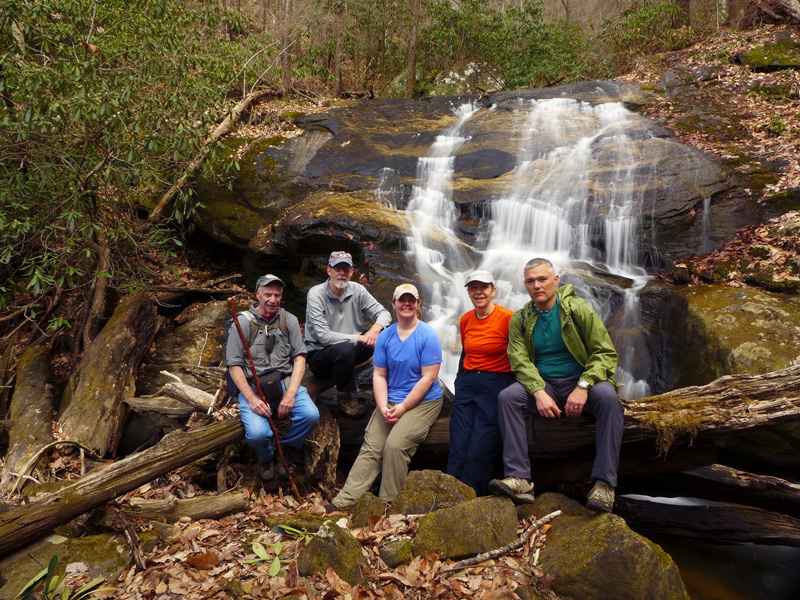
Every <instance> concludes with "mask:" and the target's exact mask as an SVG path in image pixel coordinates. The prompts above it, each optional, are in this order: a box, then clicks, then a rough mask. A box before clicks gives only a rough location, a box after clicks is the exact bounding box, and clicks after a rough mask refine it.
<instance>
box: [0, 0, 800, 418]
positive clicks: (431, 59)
mask: <svg viewBox="0 0 800 600" xmlns="http://www.w3.org/2000/svg"><path fill="white" fill-rule="evenodd" d="M590 11H593V12H590ZM606 15H608V16H606ZM798 16H800V10H798V2H796V1H795V0H751V1H745V0H726V1H722V0H679V1H677V2H664V1H657V0H633V1H627V2H624V1H614V0H606V1H600V0H598V1H593V2H578V1H577V0H548V2H545V3H543V2H539V1H534V0H527V1H522V0H514V1H511V0H492V1H488V2H487V1H486V0H461V1H455V0H452V1H451V0H194V1H192V2H185V1H180V0H134V1H130V0H125V1H123V0H105V1H104V2H100V1H99V0H41V1H37V2H29V1H27V0H0V48H1V49H2V50H0V231H2V232H3V233H2V236H0V352H2V357H3V359H2V362H1V363H0V364H3V365H5V368H4V369H3V370H4V371H5V373H6V375H5V377H10V376H11V375H10V374H11V372H12V369H11V368H10V365H11V364H12V363H13V360H14V355H17V354H18V353H19V352H21V350H22V349H23V348H24V347H26V346H29V345H31V344H36V343H47V344H48V345H49V346H50V347H51V348H52V350H53V351H54V355H58V356H59V357H60V358H58V359H56V361H57V363H58V364H56V365H55V366H56V370H57V371H58V372H60V373H67V372H68V371H69V370H71V369H72V368H74V367H75V365H76V363H77V362H78V361H79V360H80V356H81V353H82V351H83V349H84V348H85V347H86V346H87V345H88V344H89V342H91V340H92V339H93V338H94V337H95V336H96V334H97V332H98V331H99V329H100V327H101V325H102V322H103V319H104V318H107V311H106V307H107V306H108V305H109V298H111V297H120V296H123V295H125V294H127V293H128V292H130V291H132V290H135V289H138V288H141V287H144V286H146V285H152V284H154V283H164V282H169V281H170V278H174V277H176V276H178V275H179V273H178V270H179V267H177V266H176V265H177V264H178V262H179V260H178V259H185V257H186V254H187V252H189V250H188V249H187V247H186V241H187V239H188V238H187V236H189V235H190V234H191V231H192V220H193V216H194V214H195V211H196V209H197V204H196V200H195V197H194V196H193V194H192V186H193V185H194V184H196V183H197V182H199V181H202V180H204V179H207V180H213V181H215V182H217V183H219V182H223V183H224V182H226V181H228V180H229V178H230V177H231V176H232V175H233V174H234V173H235V172H236V171H237V170H238V169H239V164H238V163H237V161H236V157H235V155H233V154H232V153H230V152H228V151H227V150H226V136H225V135H221V133H228V135H229V136H230V135H236V125H231V124H226V123H229V121H232V120H231V119H230V117H232V116H238V115H239V113H240V112H241V110H240V109H241V107H242V106H244V104H243V102H247V101H249V100H253V99H255V98H258V99H265V98H268V99H272V100H274V101H276V102H278V103H280V105H281V106H283V107H285V109H286V110H290V109H291V110H295V109H299V110H321V109H322V108H320V107H324V106H326V103H330V101H331V100H332V99H335V98H339V97H343V96H344V97H361V96H406V97H411V96H413V97H424V96H426V95H428V94H430V93H431V90H432V89H433V86H434V82H435V80H436V78H437V76H440V75H441V74H442V73H445V72H447V70H448V69H450V68H452V67H453V66H454V65H458V64H465V63H474V64H476V65H480V66H481V67H482V68H485V69H488V70H490V71H491V72H492V73H495V74H496V76H495V79H494V81H495V82H496V84H497V85H496V88H495V89H516V88H523V87H543V86H551V85H557V84H563V83H570V82H574V81H580V80H596V79H610V78H614V77H617V76H620V75H622V74H624V73H626V72H630V71H631V70H632V69H634V68H635V67H637V66H639V65H641V64H642V63H645V62H647V61H648V57H651V56H653V55H654V54H656V53H659V52H665V51H671V50H678V49H680V48H684V47H687V46H688V45H690V44H693V43H696V42H697V41H700V40H702V39H704V37H707V36H711V35H714V34H715V33H717V32H718V31H719V30H720V28H725V27H732V28H734V29H737V30H742V31H746V29H747V28H748V27H754V26H760V25H762V24H764V23H765V22H796V21H797V19H798ZM743 35H746V33H743ZM474 91H475V92H476V93H481V92H484V91H492V90H480V89H477V90H474ZM237 107H239V108H237ZM275 112H276V114H278V113H279V112H280V111H275ZM226 118H227V119H228V120H229V121H226ZM221 124H222V125H221ZM270 125H271V124H269V123H262V124H260V126H262V127H270ZM176 186H177V187H176ZM171 189H172V190H174V191H175V192H176V193H174V194H172V195H171V196H170V198H169V202H168V203H167V204H166V205H165V207H166V208H165V210H163V211H162V210H158V211H153V208H154V207H155V206H156V204H157V203H158V201H159V199H161V198H163V197H164V194H165V192H167V190H171ZM2 383H3V386H4V387H2V388H0V415H2V414H3V413H4V410H5V408H4V407H5V406H7V401H8V393H9V390H10V389H11V386H10V380H9V379H5V380H4V381H3V382H2Z"/></svg>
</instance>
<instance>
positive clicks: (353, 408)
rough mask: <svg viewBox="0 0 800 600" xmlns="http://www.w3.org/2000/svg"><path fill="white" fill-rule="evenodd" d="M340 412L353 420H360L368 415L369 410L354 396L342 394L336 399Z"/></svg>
mask: <svg viewBox="0 0 800 600" xmlns="http://www.w3.org/2000/svg"><path fill="white" fill-rule="evenodd" d="M336 401H337V403H338V404H339V410H340V411H342V412H343V413H344V414H345V415H346V416H348V417H350V418H351V419H360V418H361V417H363V416H364V415H365V414H367V408H366V407H365V406H364V405H363V404H361V403H360V402H359V401H358V399H356V397H355V395H354V394H340V395H339V396H337V397H336Z"/></svg>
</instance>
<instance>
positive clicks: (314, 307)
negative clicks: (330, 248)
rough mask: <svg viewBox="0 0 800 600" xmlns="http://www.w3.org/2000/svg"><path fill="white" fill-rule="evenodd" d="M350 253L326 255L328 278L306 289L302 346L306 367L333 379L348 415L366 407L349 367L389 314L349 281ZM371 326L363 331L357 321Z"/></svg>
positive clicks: (363, 355)
mask: <svg viewBox="0 0 800 600" xmlns="http://www.w3.org/2000/svg"><path fill="white" fill-rule="evenodd" d="M352 275H353V257H352V256H351V255H350V254H349V253H348V252H343V251H341V250H337V251H336V252H332V253H331V255H330V257H329V258H328V280H327V281H325V282H324V283H321V284H319V285H316V286H314V287H313V288H311V289H310V290H309V292H308V298H307V301H306V302H307V304H306V348H307V349H308V366H309V368H310V369H311V372H312V373H314V375H316V376H317V377H335V378H336V390H337V401H338V404H339V408H340V410H341V411H342V412H343V413H344V414H345V415H347V416H348V417H351V418H353V419H357V418H359V417H362V416H364V414H366V412H367V410H366V408H365V407H364V406H363V405H362V404H360V403H359V402H358V399H357V398H356V395H355V392H356V389H357V386H356V371H355V366H356V365H357V364H360V363H362V362H364V361H366V360H369V359H370V358H371V357H372V353H373V351H374V350H375V342H376V341H377V339H378V334H379V333H380V332H381V331H383V330H384V329H385V328H386V327H388V326H389V325H390V324H391V322H392V316H391V314H389V311H388V310H386V309H385V308H384V307H383V305H381V303H380V302H378V301H377V300H376V299H375V298H374V297H373V296H372V295H371V294H370V293H369V292H368V291H367V289H366V288H365V287H364V286H363V285H361V284H358V283H355V282H353V281H350V277H352ZM364 317H367V318H368V319H370V320H371V321H372V322H373V323H374V324H373V325H372V326H371V327H370V328H369V329H368V330H367V331H364V325H363V319H364Z"/></svg>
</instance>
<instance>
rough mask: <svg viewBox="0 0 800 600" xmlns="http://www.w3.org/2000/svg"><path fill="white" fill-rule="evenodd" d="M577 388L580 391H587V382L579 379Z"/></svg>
mask: <svg viewBox="0 0 800 600" xmlns="http://www.w3.org/2000/svg"><path fill="white" fill-rule="evenodd" d="M578 387H579V388H581V389H582V390H588V389H589V382H588V381H586V380H585V379H581V380H580V381H579V382H578Z"/></svg>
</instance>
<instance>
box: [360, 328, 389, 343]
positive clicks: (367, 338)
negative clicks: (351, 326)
mask: <svg viewBox="0 0 800 600" xmlns="http://www.w3.org/2000/svg"><path fill="white" fill-rule="evenodd" d="M381 331H383V327H381V326H380V325H378V324H375V325H373V326H372V327H370V328H369V331H367V332H366V333H362V334H361V335H360V336H358V341H359V342H361V343H362V344H364V345H365V346H369V347H370V348H374V347H375V342H377V341H378V336H379V335H380V333H381Z"/></svg>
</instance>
